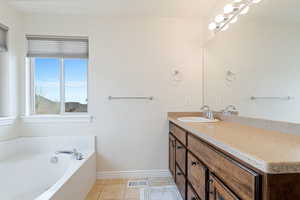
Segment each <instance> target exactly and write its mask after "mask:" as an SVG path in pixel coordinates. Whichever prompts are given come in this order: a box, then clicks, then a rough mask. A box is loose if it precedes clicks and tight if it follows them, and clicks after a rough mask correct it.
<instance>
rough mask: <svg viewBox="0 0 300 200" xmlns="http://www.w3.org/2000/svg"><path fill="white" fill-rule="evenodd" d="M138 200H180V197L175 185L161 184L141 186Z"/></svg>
mask: <svg viewBox="0 0 300 200" xmlns="http://www.w3.org/2000/svg"><path fill="white" fill-rule="evenodd" d="M140 200H182V198H181V196H180V193H179V191H178V190H177V187H176V186H162V187H148V188H142V189H141V191H140Z"/></svg>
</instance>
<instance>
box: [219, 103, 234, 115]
mask: <svg viewBox="0 0 300 200" xmlns="http://www.w3.org/2000/svg"><path fill="white" fill-rule="evenodd" d="M235 111H237V109H236V107H235V106H234V105H229V106H227V107H226V108H225V109H224V110H222V114H223V115H231V114H233V112H235Z"/></svg>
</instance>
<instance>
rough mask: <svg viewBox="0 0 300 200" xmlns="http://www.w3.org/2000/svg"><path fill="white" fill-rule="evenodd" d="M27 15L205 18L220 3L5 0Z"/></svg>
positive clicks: (210, 0) (192, 0) (197, 0)
mask: <svg viewBox="0 0 300 200" xmlns="http://www.w3.org/2000/svg"><path fill="white" fill-rule="evenodd" d="M6 1H7V2H8V3H9V4H10V5H12V6H13V7H15V8H16V9H18V10H20V11H22V12H25V13H43V14H45V13H48V14H81V15H82V14H85V15H100V16H151V17H153V16H154V17H206V16H209V14H210V11H211V10H212V9H213V8H214V6H215V3H216V2H217V1H218V0H6Z"/></svg>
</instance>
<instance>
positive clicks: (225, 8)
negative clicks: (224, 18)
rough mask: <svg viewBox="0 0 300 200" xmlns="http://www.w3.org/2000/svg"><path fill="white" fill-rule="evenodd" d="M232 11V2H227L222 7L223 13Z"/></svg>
mask: <svg viewBox="0 0 300 200" xmlns="http://www.w3.org/2000/svg"><path fill="white" fill-rule="evenodd" d="M233 11H234V7H233V5H232V4H228V5H226V6H225V7H224V13H225V14H229V13H232V12H233Z"/></svg>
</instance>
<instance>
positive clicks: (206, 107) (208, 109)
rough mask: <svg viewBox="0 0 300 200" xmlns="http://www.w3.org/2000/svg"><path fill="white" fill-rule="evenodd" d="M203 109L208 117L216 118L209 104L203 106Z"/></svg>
mask: <svg viewBox="0 0 300 200" xmlns="http://www.w3.org/2000/svg"><path fill="white" fill-rule="evenodd" d="M201 110H202V112H203V114H204V116H205V117H206V118H207V119H214V113H213V112H212V111H211V110H210V108H209V106H208V105H204V106H202V107H201Z"/></svg>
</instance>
